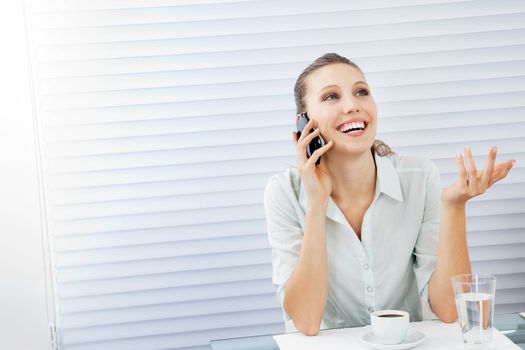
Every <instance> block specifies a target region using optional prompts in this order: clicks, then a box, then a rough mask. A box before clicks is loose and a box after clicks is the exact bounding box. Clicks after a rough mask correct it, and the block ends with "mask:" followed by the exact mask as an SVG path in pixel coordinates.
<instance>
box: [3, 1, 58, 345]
mask: <svg viewBox="0 0 525 350" xmlns="http://www.w3.org/2000/svg"><path fill="white" fill-rule="evenodd" d="M24 35H25V34H24V20H23V7H22V4H21V3H20V2H17V1H6V2H2V6H1V7H0V43H2V54H1V55H0V120H1V125H2V127H1V128H0V249H1V250H0V348H1V349H14V350H26V349H28V350H40V349H42V350H48V349H50V348H51V347H50V337H49V328H48V321H47V316H46V302H45V288H44V286H45V279H44V276H45V275H44V260H43V257H42V256H43V255H42V246H41V244H42V239H41V224H40V212H39V196H38V177H37V166H36V165H37V163H36V153H35V149H34V146H35V142H34V132H33V122H32V107H31V98H30V96H31V89H30V83H29V81H30V80H29V71H28V63H27V62H28V61H27V57H26V55H27V54H26V51H27V50H26V42H25V37H24Z"/></svg>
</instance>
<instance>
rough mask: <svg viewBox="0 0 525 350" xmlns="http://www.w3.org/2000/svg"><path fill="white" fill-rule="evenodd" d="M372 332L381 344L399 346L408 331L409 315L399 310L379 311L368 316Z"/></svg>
mask: <svg viewBox="0 0 525 350" xmlns="http://www.w3.org/2000/svg"><path fill="white" fill-rule="evenodd" d="M370 322H371V324H372V331H373V332H374V336H375V338H376V340H377V342H379V343H381V344H387V345H390V344H399V343H401V342H403V340H404V339H405V337H406V334H407V331H408V324H409V323H410V315H409V314H408V312H406V311H401V310H379V311H374V312H372V313H371V314H370Z"/></svg>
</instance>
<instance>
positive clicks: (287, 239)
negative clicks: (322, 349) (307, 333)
mask: <svg viewBox="0 0 525 350" xmlns="http://www.w3.org/2000/svg"><path fill="white" fill-rule="evenodd" d="M282 180H283V179H281V178H279V177H278V176H274V177H272V178H271V179H270V181H269V182H268V184H267V185H266V188H265V191H264V208H265V213H266V225H267V230H268V240H269V243H270V247H271V248H272V265H273V275H272V281H273V283H274V284H275V285H277V286H278V289H277V298H278V300H279V302H280V304H281V307H282V310H283V316H284V319H285V320H286V321H288V320H290V317H289V316H288V314H287V313H286V311H285V310H284V293H285V288H286V282H287V281H288V278H289V277H290V275H291V274H292V272H293V270H294V268H295V265H296V264H297V260H298V259H299V253H300V250H301V243H302V238H303V234H302V228H301V225H300V222H299V219H298V215H297V206H298V202H297V197H296V196H295V194H294V192H293V189H292V186H291V184H286V181H282Z"/></svg>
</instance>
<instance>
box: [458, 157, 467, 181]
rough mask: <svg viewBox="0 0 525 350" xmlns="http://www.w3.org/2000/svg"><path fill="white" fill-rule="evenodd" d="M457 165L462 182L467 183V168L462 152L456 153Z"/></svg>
mask: <svg viewBox="0 0 525 350" xmlns="http://www.w3.org/2000/svg"><path fill="white" fill-rule="evenodd" d="M456 166H457V168H458V177H459V180H460V181H461V183H462V184H465V187H466V185H467V169H465V163H464V161H463V157H462V156H461V153H458V154H457V155H456Z"/></svg>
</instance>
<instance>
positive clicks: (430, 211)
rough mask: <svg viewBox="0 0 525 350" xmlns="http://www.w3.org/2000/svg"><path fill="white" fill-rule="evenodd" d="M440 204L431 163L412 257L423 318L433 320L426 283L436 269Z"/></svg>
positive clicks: (434, 169)
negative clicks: (423, 206)
mask: <svg viewBox="0 0 525 350" xmlns="http://www.w3.org/2000/svg"><path fill="white" fill-rule="evenodd" d="M440 204H441V181H440V177H439V172H438V171H437V168H436V166H435V164H434V163H432V162H431V163H430V171H429V176H428V178H427V182H426V195H425V209H424V212H423V221H422V223H421V228H420V230H419V235H418V238H417V241H416V246H415V248H414V255H415V257H416V259H415V264H414V272H415V275H416V280H417V285H418V289H419V295H420V297H421V302H422V308H423V316H424V318H429V317H431V318H435V315H434V314H432V311H431V310H432V309H431V307H430V303H429V301H428V283H429V281H430V277H431V276H432V273H433V272H434V269H435V267H436V259H437V248H438V240H439V222H440V216H439V215H440V214H439V211H440ZM429 313H430V314H429ZM425 314H427V317H425Z"/></svg>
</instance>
